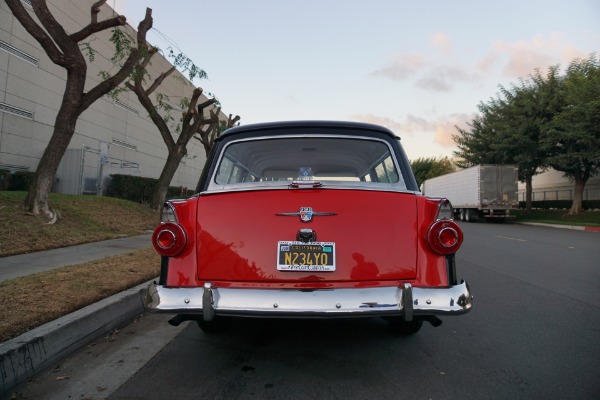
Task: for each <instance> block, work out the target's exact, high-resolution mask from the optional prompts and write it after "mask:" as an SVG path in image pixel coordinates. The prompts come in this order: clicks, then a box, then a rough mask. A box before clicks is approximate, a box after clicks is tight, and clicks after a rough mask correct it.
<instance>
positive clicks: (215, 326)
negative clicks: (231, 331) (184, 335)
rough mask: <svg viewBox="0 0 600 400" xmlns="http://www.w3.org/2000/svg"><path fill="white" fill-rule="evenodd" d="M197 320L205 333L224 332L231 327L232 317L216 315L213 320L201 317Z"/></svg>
mask: <svg viewBox="0 0 600 400" xmlns="http://www.w3.org/2000/svg"><path fill="white" fill-rule="evenodd" d="M196 322H197V323H198V326H199V327H200V329H202V331H203V332H204V333H209V334H210V333H222V332H225V331H226V330H227V329H228V328H229V325H230V324H231V318H230V317H220V316H215V317H214V318H213V319H212V321H205V320H203V319H199V320H196Z"/></svg>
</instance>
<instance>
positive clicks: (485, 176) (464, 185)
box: [421, 164, 519, 221]
mask: <svg viewBox="0 0 600 400" xmlns="http://www.w3.org/2000/svg"><path fill="white" fill-rule="evenodd" d="M518 179H519V173H518V169H517V167H516V166H515V165H489V164H487V165H476V166H474V167H470V168H466V169H462V170H460V171H456V172H452V173H450V174H446V175H442V176H438V177H435V178H431V179H427V180H426V181H425V182H423V185H422V186H421V191H422V192H423V194H424V195H426V196H429V197H445V198H447V199H448V200H450V202H451V203H452V206H453V207H454V212H455V214H456V215H455V216H456V217H457V218H459V219H460V220H461V221H476V220H478V219H479V218H490V219H491V218H497V219H505V218H510V217H511V215H510V210H515V209H518V208H519V201H518V199H517V190H518Z"/></svg>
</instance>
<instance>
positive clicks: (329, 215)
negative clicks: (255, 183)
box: [196, 189, 417, 282]
mask: <svg viewBox="0 0 600 400" xmlns="http://www.w3.org/2000/svg"><path fill="white" fill-rule="evenodd" d="M301 209H304V211H306V210H309V209H311V210H312V212H313V214H312V218H311V219H310V221H307V222H304V221H302V220H301V217H300V210H301ZM303 214H306V213H303ZM197 221H198V229H197V234H198V237H197V241H196V243H197V250H196V251H197V260H198V277H197V278H198V280H200V281H204V280H213V281H214V280H218V281H235V282H245V281H248V282H250V281H251V282H330V281H337V282H347V281H376V280H400V279H411V278H414V277H415V275H416V262H417V260H416V259H417V233H416V232H417V209H416V199H415V195H414V194H412V193H397V192H381V191H365V190H341V189H295V190H294V189H290V190H262V191H245V192H229V193H217V194H209V195H202V196H200V198H199V199H198V214H197ZM301 229H310V230H312V231H313V232H314V233H315V234H316V241H317V242H331V243H333V250H334V254H335V267H334V268H335V270H333V271H326V272H324V271H284V270H278V269H277V264H278V258H279V250H280V246H278V243H279V242H281V241H295V240H296V235H297V233H298V231H299V230H301Z"/></svg>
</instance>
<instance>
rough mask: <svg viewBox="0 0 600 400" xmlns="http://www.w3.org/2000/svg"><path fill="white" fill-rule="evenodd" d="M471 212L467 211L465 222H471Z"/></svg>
mask: <svg viewBox="0 0 600 400" xmlns="http://www.w3.org/2000/svg"><path fill="white" fill-rule="evenodd" d="M471 219H472V218H471V210H470V209H468V208H467V209H465V222H471Z"/></svg>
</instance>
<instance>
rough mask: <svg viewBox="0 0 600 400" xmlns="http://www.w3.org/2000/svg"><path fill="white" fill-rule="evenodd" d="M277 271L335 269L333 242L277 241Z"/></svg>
mask: <svg viewBox="0 0 600 400" xmlns="http://www.w3.org/2000/svg"><path fill="white" fill-rule="evenodd" d="M277 269H278V270H279V271H335V243H334V242H311V243H304V242H278V243H277Z"/></svg>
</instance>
